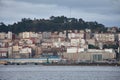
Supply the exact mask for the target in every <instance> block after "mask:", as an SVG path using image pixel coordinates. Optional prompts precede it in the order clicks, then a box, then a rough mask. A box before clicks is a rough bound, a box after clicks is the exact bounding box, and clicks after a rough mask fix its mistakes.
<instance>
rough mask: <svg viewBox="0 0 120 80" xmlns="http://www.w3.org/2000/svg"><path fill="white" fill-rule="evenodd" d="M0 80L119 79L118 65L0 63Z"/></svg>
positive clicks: (119, 68) (119, 70) (119, 69)
mask: <svg viewBox="0 0 120 80" xmlns="http://www.w3.org/2000/svg"><path fill="white" fill-rule="evenodd" d="M0 80H120V67H117V66H41V65H0Z"/></svg>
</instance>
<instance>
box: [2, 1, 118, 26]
mask: <svg viewBox="0 0 120 80" xmlns="http://www.w3.org/2000/svg"><path fill="white" fill-rule="evenodd" d="M52 15H53V16H61V15H64V16H67V17H75V18H78V19H79V18H82V19H83V20H85V21H97V22H99V23H102V24H104V25H105V26H107V27H112V26H118V27H120V0H0V22H4V23H5V24H13V23H14V22H17V21H20V20H21V19H22V18H32V19H34V18H37V19H40V18H46V19H48V18H49V17H50V16H52Z"/></svg>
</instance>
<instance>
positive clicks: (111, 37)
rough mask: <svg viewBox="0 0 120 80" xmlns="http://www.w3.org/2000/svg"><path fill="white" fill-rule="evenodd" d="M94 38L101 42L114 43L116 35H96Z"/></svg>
mask: <svg viewBox="0 0 120 80" xmlns="http://www.w3.org/2000/svg"><path fill="white" fill-rule="evenodd" d="M94 37H95V39H96V40H97V41H99V42H114V41H115V35H114V34H112V33H98V34H94Z"/></svg>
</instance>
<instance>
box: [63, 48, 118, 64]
mask: <svg viewBox="0 0 120 80" xmlns="http://www.w3.org/2000/svg"><path fill="white" fill-rule="evenodd" d="M63 56H64V58H65V59H68V60H74V61H90V62H93V61H94V62H99V61H106V60H108V59H109V60H110V59H115V58H116V54H115V51H114V50H112V49H104V50H99V49H88V50H85V49H80V50H79V49H75V48H73V49H67V53H63Z"/></svg>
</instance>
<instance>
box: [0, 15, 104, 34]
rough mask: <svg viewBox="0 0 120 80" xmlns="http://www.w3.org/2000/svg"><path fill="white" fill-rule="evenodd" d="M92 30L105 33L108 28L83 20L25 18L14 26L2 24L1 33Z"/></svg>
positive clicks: (62, 17) (58, 17)
mask: <svg viewBox="0 0 120 80" xmlns="http://www.w3.org/2000/svg"><path fill="white" fill-rule="evenodd" d="M86 28H88V29H91V30H92V32H95V31H98V32H101V31H102V32H105V31H106V27H105V26H104V25H103V24H99V23H97V22H96V21H95V22H85V21H84V20H83V19H76V18H67V17H65V16H57V17H55V16H51V17H50V19H34V20H32V19H30V18H23V19H22V20H21V21H20V22H17V23H14V24H12V25H5V24H4V23H0V32H7V31H12V32H13V33H20V32H24V31H34V32H39V31H41V32H43V31H63V30H81V29H83V30H84V29H86Z"/></svg>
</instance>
